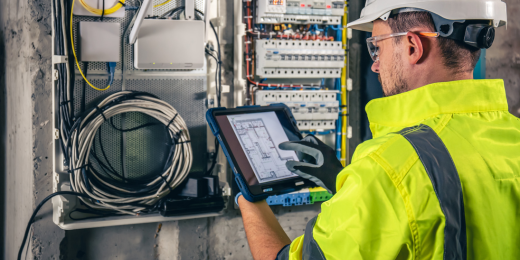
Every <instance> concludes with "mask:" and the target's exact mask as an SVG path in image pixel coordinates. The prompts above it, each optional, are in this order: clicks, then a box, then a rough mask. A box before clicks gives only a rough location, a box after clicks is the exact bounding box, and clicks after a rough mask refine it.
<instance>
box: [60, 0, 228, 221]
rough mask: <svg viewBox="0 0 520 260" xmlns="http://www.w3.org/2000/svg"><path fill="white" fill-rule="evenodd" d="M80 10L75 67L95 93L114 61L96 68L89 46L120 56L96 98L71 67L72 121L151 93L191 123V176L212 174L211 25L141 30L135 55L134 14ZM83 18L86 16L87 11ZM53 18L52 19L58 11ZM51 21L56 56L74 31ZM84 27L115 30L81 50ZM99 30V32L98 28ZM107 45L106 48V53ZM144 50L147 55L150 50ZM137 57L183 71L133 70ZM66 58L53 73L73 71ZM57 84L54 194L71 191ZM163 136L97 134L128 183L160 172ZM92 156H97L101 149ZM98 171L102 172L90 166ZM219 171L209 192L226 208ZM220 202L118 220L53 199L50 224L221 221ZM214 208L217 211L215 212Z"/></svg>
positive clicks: (135, 122) (133, 117)
mask: <svg viewBox="0 0 520 260" xmlns="http://www.w3.org/2000/svg"><path fill="white" fill-rule="evenodd" d="M63 1H65V0H63ZM58 2H60V1H58ZM90 2H92V1H90ZM90 2H89V3H90ZM116 2H117V1H116ZM139 2H140V1H137V0H126V1H125V5H126V8H129V6H137V5H138V4H139ZM162 2H164V1H161V0H154V1H153V4H155V5H156V4H159V3H162ZM108 3H109V1H108V0H107V1H106V4H107V5H108ZM208 4H209V3H208ZM113 5H114V3H112V4H111V5H110V6H113ZM92 6H93V7H96V8H99V7H98V6H97V5H96V4H92ZM178 6H179V3H178V2H177V1H171V2H169V3H167V4H165V5H163V6H161V7H160V8H154V10H153V13H154V15H162V14H164V13H165V12H167V11H168V10H171V9H172V8H176V7H178ZM81 8H82V7H81V5H80V4H79V2H78V1H76V5H75V8H74V12H73V14H74V16H73V20H72V23H71V26H72V39H73V40H74V46H73V48H75V50H76V53H77V54H78V61H79V63H78V64H79V66H80V68H81V69H82V71H83V73H84V74H85V75H86V77H87V78H88V80H89V81H90V83H92V84H93V85H94V86H106V84H107V82H108V79H107V78H108V76H109V72H108V65H107V62H106V61H108V60H109V58H108V57H102V58H96V59H98V60H99V61H95V60H96V59H92V60H89V59H88V58H85V61H87V60H89V62H88V63H87V62H84V61H83V56H82V54H81V49H83V48H85V47H87V48H89V47H95V48H99V47H100V46H102V47H106V48H105V49H104V50H103V51H106V50H107V49H110V48H113V46H112V44H114V42H115V43H117V45H118V46H119V49H118V50H116V51H115V53H116V54H117V60H116V66H115V73H114V80H113V83H112V84H111V86H110V88H109V89H107V90H105V91H97V90H94V89H93V88H90V87H89V86H88V85H86V84H85V82H84V80H83V78H82V75H81V74H80V72H79V70H78V68H77V66H76V64H74V66H73V67H72V66H71V67H70V70H71V72H72V74H73V77H72V78H71V79H69V80H70V88H71V96H70V97H69V98H70V100H71V101H72V102H70V103H68V105H69V106H70V108H71V109H72V111H73V113H74V115H79V114H80V113H82V112H83V111H82V110H83V109H85V110H90V109H92V108H94V107H95V106H96V105H97V103H98V102H99V101H100V100H102V99H103V98H105V97H106V96H107V95H110V94H113V93H116V92H118V91H121V90H135V91H144V92H148V93H151V94H154V95H155V96H157V97H159V98H160V99H161V100H163V101H165V102H166V103H168V104H171V105H172V106H173V107H174V108H175V109H176V110H177V111H178V112H179V114H180V115H181V116H182V117H183V119H184V120H185V121H186V124H187V128H188V129H187V130H188V131H189V133H190V135H191V139H192V140H191V147H192V151H193V157H194V158H196V161H195V162H194V163H193V165H192V167H191V171H190V173H189V175H188V176H195V175H197V174H200V173H201V172H204V171H205V169H206V168H207V167H206V166H207V165H206V160H207V159H206V158H209V155H210V154H209V152H210V151H211V149H214V147H213V146H212V143H213V140H211V141H208V139H207V138H208V135H209V132H208V129H207V125H206V122H205V121H204V115H205V112H206V110H207V109H208V103H209V102H208V98H210V97H212V94H210V91H211V89H209V88H208V78H209V77H208V69H207V61H206V59H205V57H204V44H205V41H206V40H207V38H206V32H205V23H206V22H207V20H204V21H200V20H193V21H187V23H183V22H184V21H178V20H177V21H174V22H178V23H177V24H170V26H161V25H158V26H156V27H155V28H150V29H149V30H148V29H145V30H142V31H141V33H140V36H143V38H142V39H141V40H143V41H140V42H139V44H140V45H139V48H138V49H137V50H136V49H134V47H135V46H132V45H130V44H128V32H129V31H130V30H129V29H128V26H129V24H130V22H131V20H132V18H133V16H134V14H135V11H126V12H125V8H124V7H123V8H121V9H120V10H118V11H117V12H116V13H118V12H121V13H122V14H123V15H122V16H117V15H111V16H107V18H105V19H103V20H102V21H100V18H99V16H96V15H92V14H90V13H89V14H85V13H82V12H81V10H80V9H81ZM195 8H196V9H198V10H202V11H203V12H205V11H207V8H206V1H204V0H196V1H195ZM78 10H79V11H78ZM83 11H85V12H86V10H83ZM53 12H55V10H54V9H53ZM116 13H114V14H116ZM150 13H152V12H150ZM52 17H53V19H52V23H53V27H52V28H53V30H52V33H53V50H55V48H54V47H55V46H56V42H55V38H56V36H57V34H63V35H67V34H66V33H67V32H68V31H69V30H70V28H69V27H66V28H64V30H62V29H61V28H57V29H56V27H54V25H55V24H56V23H57V22H58V21H57V20H56V19H54V17H55V16H54V15H53V16H52ZM108 17H110V18H108ZM68 19H70V17H61V18H60V20H61V21H62V24H64V21H67V20H68ZM145 21H146V19H145ZM166 22H171V21H166ZM179 22H180V23H179ZM80 23H81V24H84V23H85V24H86V23H96V25H100V26H101V27H103V28H105V27H107V28H108V27H110V29H111V31H110V35H109V36H107V37H108V38H100V35H98V36H94V37H97V38H96V40H97V42H96V43H95V45H91V44H94V43H93V42H92V41H88V42H86V43H83V42H82V38H81V37H82V36H81V35H80V31H81V30H80ZM115 26H118V27H117V30H115ZM166 27H168V28H166ZM172 28H173V29H172ZM95 30H96V31H97V30H98V29H95ZM155 30H157V31H155ZM125 33H126V34H125ZM147 33H149V34H150V33H151V34H156V35H155V36H150V35H149V36H150V37H151V38H148V39H151V40H154V39H155V40H157V41H158V42H156V43H155V45H154V44H152V45H148V47H143V46H147V44H149V42H147V36H146V34H147ZM168 33H169V34H170V35H166V36H167V38H161V37H160V36H159V35H161V34H162V36H165V34H168ZM177 33H179V34H177ZM141 34H143V35H141ZM89 35H92V34H91V32H89ZM89 37H90V36H89ZM154 37H155V38H154ZM65 40H66V42H67V43H68V44H70V39H69V38H66V39H65ZM107 40H109V41H110V42H109V43H108V44H106V41H107ZM188 43H189V44H188ZM104 44H105V45H107V46H104ZM108 45H110V46H108ZM144 48H146V50H145V49H144ZM162 48H166V49H168V50H171V51H172V53H175V54H173V55H172V56H168V55H165V52H164V50H165V49H162ZM151 49H153V50H151ZM138 51H139V52H140V53H141V54H143V53H144V55H148V57H145V58H151V57H152V56H153V55H156V57H158V58H160V59H158V60H157V61H156V63H157V62H159V63H161V62H162V63H167V62H169V63H172V64H169V63H168V64H169V65H173V64H175V63H176V66H177V67H175V68H181V69H174V67H173V66H170V67H168V66H166V65H165V67H163V68H157V69H154V70H142V69H136V67H140V66H139V65H136V64H135V61H136V59H135V56H136V54H137V52H138ZM94 55H98V54H94ZM157 55H159V56H157ZM161 55H162V57H161ZM188 56H189V57H188ZM112 58H113V57H110V59H112ZM69 59H74V57H73V56H72V53H69V56H63V55H56V54H54V52H53V64H52V66H53V69H54V71H55V73H56V72H57V71H56V68H57V67H58V66H61V65H63V64H68V61H69ZM137 61H138V62H141V64H142V66H145V67H146V66H148V65H147V64H149V63H153V61H151V60H149V61H150V62H148V61H147V60H146V59H141V60H137ZM174 62H175V63H174ZM187 63H192V66H186V64H187ZM152 65H153V64H152ZM56 75H57V74H56ZM59 80H60V77H59V76H56V77H54V78H53V81H54V82H55V84H56V87H54V88H53V94H52V102H53V109H54V113H53V115H54V117H53V125H54V127H55V131H54V133H53V137H54V144H53V150H54V153H53V168H54V172H53V174H52V179H53V192H57V191H70V190H71V186H70V181H69V176H70V175H69V173H68V171H69V168H68V166H67V165H64V161H65V157H64V153H63V151H62V148H61V145H60V140H59V139H60V135H61V133H60V129H61V128H60V119H59V116H58V115H59V110H60V106H63V104H60V91H59V90H58V89H57V86H58V84H57V82H58V81H59ZM154 122H155V121H153V120H151V119H150V118H148V117H146V116H143V115H142V114H140V113H133V112H132V113H126V114H125V115H121V116H116V117H114V118H113V123H114V124H115V125H116V126H117V127H119V128H128V127H130V128H131V127H133V126H139V125H143V124H150V123H154ZM163 131H164V127H163V128H161V127H159V126H157V127H156V128H153V127H152V128H142V129H138V130H135V131H132V132H123V133H121V132H119V131H116V130H114V128H112V127H111V126H110V125H109V123H108V122H105V123H104V124H103V125H102V127H101V128H100V130H99V132H100V133H98V134H99V135H101V134H102V136H99V137H98V138H99V140H100V141H101V142H103V145H104V146H105V149H106V154H107V155H106V158H107V160H110V161H111V163H112V164H113V166H114V167H116V168H118V169H119V168H121V167H123V168H124V170H123V173H124V174H125V177H127V178H134V179H139V178H146V177H147V176H149V174H151V172H152V170H153V169H156V168H157V167H158V166H161V165H160V160H158V157H161V156H157V155H158V154H159V155H161V152H162V149H159V148H160V146H158V145H161V144H160V142H161V140H162V139H160V138H159V139H158V138H157V136H158V135H157V134H158V133H159V134H161V133H162V132H163ZM93 149H99V147H98V148H93ZM198 160H200V161H198ZM202 161H204V163H201V162H202ZM92 164H94V162H92ZM93 167H97V166H95V165H93ZM217 169H218V171H215V172H216V173H217V174H218V177H219V178H218V179H212V183H213V184H212V185H214V187H215V188H212V189H211V190H212V195H217V196H221V197H222V198H224V201H227V199H228V197H229V195H230V185H229V183H228V178H227V172H226V171H225V169H224V170H222V167H220V166H217ZM215 180H219V181H217V182H218V183H214V182H215ZM208 182H209V181H208ZM212 187H213V186H212ZM217 187H218V189H217ZM215 193H216V194H215ZM219 203H221V202H219V201H218V200H217V202H214V201H213V200H209V201H208V200H207V199H203V200H197V202H196V203H195V200H194V203H184V204H183V205H180V204H171V203H170V204H168V206H167V207H168V208H167V213H168V214H163V215H161V214H160V213H161V212H159V211H158V212H157V213H153V214H141V215H139V216H137V217H136V216H131V215H121V216H107V217H95V218H91V215H88V214H84V213H81V212H75V210H76V209H78V207H81V205H80V201H79V200H78V199H77V198H76V197H75V196H70V195H65V196H56V197H54V198H53V199H52V205H53V221H54V223H55V224H56V225H58V226H59V227H60V228H62V229H66V230H72V229H83V228H93V227H105V226H115V225H128V224H138V223H150V222H162V221H171V220H179V219H191V218H202V217H210V216H218V215H220V214H222V210H220V209H219V208H221V207H222V205H221V204H219ZM176 205H179V206H176ZM214 205H219V206H218V207H215V206H214ZM194 207H195V208H194ZM196 207H198V208H196ZM201 207H202V208H203V209H204V207H207V208H206V209H205V210H202V211H201V210H200V208H201ZM181 209H185V210H181ZM173 212H174V213H173ZM71 214H73V216H74V219H73V218H72V217H71Z"/></svg>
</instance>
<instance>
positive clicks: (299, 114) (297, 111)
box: [255, 90, 339, 130]
mask: <svg viewBox="0 0 520 260" xmlns="http://www.w3.org/2000/svg"><path fill="white" fill-rule="evenodd" d="M337 95H338V91H334V90H310V91H309V90H291V91H284V90H275V91H270V90H260V91H257V92H256V93H255V103H256V104H257V105H269V104H274V103H283V104H285V105H287V106H288V107H289V108H290V109H291V111H292V114H293V116H294V118H295V119H296V121H297V123H298V128H299V129H300V130H332V129H335V126H336V124H335V121H336V120H337V119H338V115H339V102H338V100H337Z"/></svg>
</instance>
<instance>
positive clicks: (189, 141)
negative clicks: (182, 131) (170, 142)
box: [177, 140, 191, 144]
mask: <svg viewBox="0 0 520 260" xmlns="http://www.w3.org/2000/svg"><path fill="white" fill-rule="evenodd" d="M184 143H191V140H188V141H184V142H178V143H177V144H184Z"/></svg>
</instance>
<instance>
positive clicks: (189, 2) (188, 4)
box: [184, 0, 195, 20]
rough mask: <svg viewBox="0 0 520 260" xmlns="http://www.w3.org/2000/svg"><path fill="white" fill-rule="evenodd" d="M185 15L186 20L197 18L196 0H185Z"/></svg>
mask: <svg viewBox="0 0 520 260" xmlns="http://www.w3.org/2000/svg"><path fill="white" fill-rule="evenodd" d="M184 6H185V7H184V15H185V17H186V20H194V19H195V17H194V16H195V1H194V0H185V1H184Z"/></svg>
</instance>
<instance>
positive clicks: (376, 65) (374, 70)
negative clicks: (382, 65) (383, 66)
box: [372, 61, 379, 73]
mask: <svg viewBox="0 0 520 260" xmlns="http://www.w3.org/2000/svg"><path fill="white" fill-rule="evenodd" d="M372 71H373V72H375V73H379V61H376V62H374V63H373V64H372Z"/></svg>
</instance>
